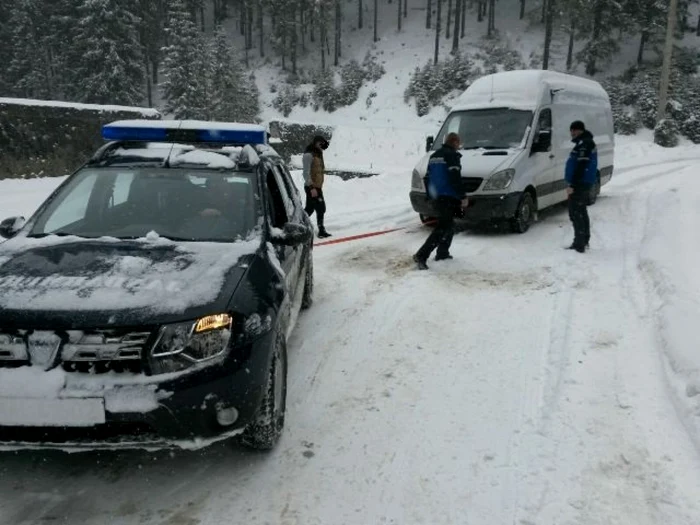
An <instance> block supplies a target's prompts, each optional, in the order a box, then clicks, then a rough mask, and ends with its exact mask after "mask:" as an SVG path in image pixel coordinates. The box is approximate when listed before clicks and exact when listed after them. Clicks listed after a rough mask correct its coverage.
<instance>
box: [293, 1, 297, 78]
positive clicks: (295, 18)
mask: <svg viewBox="0 0 700 525" xmlns="http://www.w3.org/2000/svg"><path fill="white" fill-rule="evenodd" d="M292 17H293V19H294V23H293V24H292V75H296V74H297V39H298V38H299V37H298V34H297V15H296V12H295V13H294V14H292Z"/></svg>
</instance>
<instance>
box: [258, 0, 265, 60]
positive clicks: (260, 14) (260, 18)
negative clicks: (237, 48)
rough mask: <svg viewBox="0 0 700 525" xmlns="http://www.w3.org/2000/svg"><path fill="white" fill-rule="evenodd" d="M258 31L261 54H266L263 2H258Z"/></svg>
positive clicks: (262, 55)
mask: <svg viewBox="0 0 700 525" xmlns="http://www.w3.org/2000/svg"><path fill="white" fill-rule="evenodd" d="M258 33H259V34H260V56H261V57H264V56H265V46H264V45H263V44H264V42H265V33H264V30H263V5H262V2H258Z"/></svg>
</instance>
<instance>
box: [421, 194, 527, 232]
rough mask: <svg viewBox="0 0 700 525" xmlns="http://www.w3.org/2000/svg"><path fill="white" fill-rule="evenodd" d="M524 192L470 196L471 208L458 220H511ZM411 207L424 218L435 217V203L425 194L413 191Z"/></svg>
mask: <svg viewBox="0 0 700 525" xmlns="http://www.w3.org/2000/svg"><path fill="white" fill-rule="evenodd" d="M521 196H522V192H520V191H518V192H513V193H504V194H500V195H470V196H469V206H468V207H467V209H466V210H464V216H463V217H460V218H457V221H458V222H464V223H468V224H478V223H483V222H489V221H498V220H503V219H511V218H513V217H514V216H515V213H516V210H517V209H518V204H519V203H520V197H521ZM410 198H411V206H413V210H414V211H416V212H417V213H419V214H421V215H423V216H424V217H426V218H428V217H435V216H437V212H436V210H435V208H434V203H435V201H433V200H430V199H428V197H427V196H426V194H425V193H423V192H420V191H411V193H410Z"/></svg>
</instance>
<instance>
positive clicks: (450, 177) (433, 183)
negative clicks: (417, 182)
mask: <svg viewBox="0 0 700 525" xmlns="http://www.w3.org/2000/svg"><path fill="white" fill-rule="evenodd" d="M461 158H462V155H461V154H460V153H459V152H458V151H457V150H456V149H454V148H453V147H452V146H450V145H448V144H443V145H442V147H441V148H440V149H439V150H437V151H436V152H435V153H433V154H432V155H431V156H430V161H429V162H428V170H427V172H426V189H427V192H428V196H429V197H430V198H431V199H437V198H438V197H449V198H453V199H459V200H461V199H464V197H465V194H464V190H463V186H462V164H461V161H460V159H461Z"/></svg>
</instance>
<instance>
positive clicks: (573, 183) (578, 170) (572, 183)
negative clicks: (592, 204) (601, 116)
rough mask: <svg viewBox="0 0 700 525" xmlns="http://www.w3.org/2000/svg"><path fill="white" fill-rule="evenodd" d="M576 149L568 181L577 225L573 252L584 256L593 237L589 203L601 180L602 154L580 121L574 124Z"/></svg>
mask: <svg viewBox="0 0 700 525" xmlns="http://www.w3.org/2000/svg"><path fill="white" fill-rule="evenodd" d="M571 140H572V142H573V143H574V148H573V149H572V150H571V153H570V155H569V158H568V160H567V161H566V182H567V183H568V184H569V187H568V188H567V190H566V191H567V193H568V195H569V218H570V219H571V222H572V224H573V226H574V242H573V243H572V244H571V246H569V249H572V250H576V251H577V252H579V253H584V252H585V251H586V248H587V247H588V242H589V241H590V238H591V225H590V219H589V217H588V208H587V206H588V202H589V197H590V193H591V189H592V188H593V186H594V185H595V183H596V181H597V177H598V152H597V151H596V145H595V142H594V141H593V135H592V134H591V132H590V131H588V130H587V129H586V126H585V125H584V123H583V122H581V121H580V120H577V121H575V122H572V123H571Z"/></svg>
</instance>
